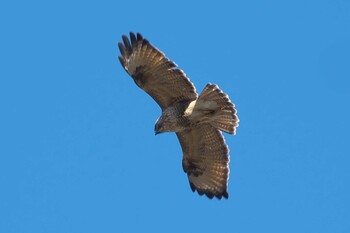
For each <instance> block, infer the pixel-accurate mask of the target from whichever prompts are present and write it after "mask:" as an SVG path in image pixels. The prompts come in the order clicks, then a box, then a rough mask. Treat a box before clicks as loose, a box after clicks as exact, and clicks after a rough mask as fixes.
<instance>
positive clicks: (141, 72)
mask: <svg viewBox="0 0 350 233" xmlns="http://www.w3.org/2000/svg"><path fill="white" fill-rule="evenodd" d="M122 39H123V43H122V42H119V43H118V47H119V50H120V53H121V56H119V61H120V63H121V64H122V66H123V67H124V69H125V71H126V72H127V73H128V74H129V75H130V76H131V77H132V79H133V80H134V82H135V83H136V85H137V86H139V87H140V88H141V89H143V90H144V91H145V92H147V94H149V95H150V96H151V97H152V98H153V99H154V100H155V101H156V102H157V103H158V104H159V106H160V108H161V109H162V115H161V116H160V117H159V118H158V120H157V122H156V125H155V129H154V130H155V134H159V133H162V132H175V133H176V135H177V137H178V139H179V141H180V144H181V147H182V151H183V159H182V167H183V169H184V171H185V172H186V173H187V176H188V179H189V183H190V187H191V189H192V191H193V192H195V191H197V192H198V194H200V195H203V194H205V195H206V196H208V197H209V198H210V199H212V198H213V197H216V198H218V199H221V198H222V197H224V198H226V199H227V198H228V192H227V185H228V176H229V171H230V170H229V160H230V158H229V150H228V147H227V144H226V142H225V139H224V137H223V136H222V133H221V131H224V132H226V133H229V134H235V133H236V127H237V126H238V121H239V120H238V117H237V114H236V112H237V111H236V109H235V105H234V104H233V103H232V102H231V101H230V99H229V97H228V95H227V94H225V93H223V92H222V91H221V90H220V88H219V87H218V86H217V85H213V84H210V83H209V84H207V85H206V86H205V88H204V89H203V91H202V93H201V94H200V95H199V96H198V94H197V92H196V89H195V87H194V85H193V83H192V82H191V81H190V80H189V79H188V78H187V77H186V75H185V73H184V72H183V71H182V70H181V69H179V68H178V67H177V65H176V64H175V63H174V62H172V61H171V60H169V59H168V58H167V57H166V56H165V55H164V53H162V52H161V51H160V50H159V49H157V48H156V47H155V46H154V45H152V44H151V43H150V42H149V41H148V40H146V39H144V38H143V37H142V35H141V34H140V33H137V34H136V35H135V34H134V33H132V32H131V33H130V39H129V38H128V37H127V36H125V35H123V36H122Z"/></svg>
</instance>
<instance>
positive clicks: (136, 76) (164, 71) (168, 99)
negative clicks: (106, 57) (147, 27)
mask: <svg viewBox="0 0 350 233" xmlns="http://www.w3.org/2000/svg"><path fill="white" fill-rule="evenodd" d="M122 39H123V43H121V42H119V43H118V47H119V50H120V53H121V56H119V61H120V63H121V64H122V66H123V67H124V69H125V70H126V72H128V74H129V75H130V76H131V77H132V78H133V80H134V81H135V83H136V84H137V86H139V87H140V88H141V89H143V90H144V91H146V92H147V93H148V94H149V95H150V96H151V97H152V98H153V99H154V100H155V101H156V102H157V103H158V104H159V105H160V107H161V108H162V110H164V109H165V108H167V107H168V106H169V105H171V104H173V103H175V102H177V101H182V100H189V101H190V100H195V99H196V98H197V93H196V89H195V87H194V86H193V84H192V83H191V82H190V80H189V79H188V78H187V77H186V75H185V73H184V72H183V71H182V70H180V69H178V68H177V65H176V64H175V63H174V62H172V61H170V60H169V59H168V58H167V57H165V55H164V53H162V52H161V51H160V50H158V49H157V48H156V47H154V46H153V45H152V44H150V43H149V42H148V40H146V39H144V38H143V37H142V36H141V34H139V33H137V35H135V34H134V33H130V40H129V39H128V37H127V36H125V35H123V36H122Z"/></svg>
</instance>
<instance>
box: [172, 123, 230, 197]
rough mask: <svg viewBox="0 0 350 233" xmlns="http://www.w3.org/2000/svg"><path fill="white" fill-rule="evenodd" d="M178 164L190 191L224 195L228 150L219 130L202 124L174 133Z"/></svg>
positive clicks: (212, 195) (208, 194)
mask: <svg viewBox="0 0 350 233" xmlns="http://www.w3.org/2000/svg"><path fill="white" fill-rule="evenodd" d="M177 137H178V138H179V141H180V144H181V147H182V151H183V159H182V166H183V169H184V171H185V172H186V173H187V176H188V179H189V182H190V186H191V189H192V191H193V192H194V191H196V190H197V192H198V193H199V194H200V195H203V194H205V195H207V196H208V197H209V198H213V197H217V198H218V199H221V198H222V197H224V198H228V193H227V182H228V175H229V171H230V170H229V167H228V164H229V160H230V159H229V151H228V147H227V145H226V142H225V139H224V137H223V136H222V134H221V131H219V130H217V129H215V128H214V127H212V126H211V125H209V124H203V125H200V126H198V127H194V128H191V129H188V130H185V131H182V132H179V133H177Z"/></svg>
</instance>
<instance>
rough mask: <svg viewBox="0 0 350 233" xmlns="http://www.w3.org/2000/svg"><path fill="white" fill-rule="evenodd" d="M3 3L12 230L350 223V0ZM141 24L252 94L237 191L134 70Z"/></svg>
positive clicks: (2, 217) (192, 70)
mask: <svg viewBox="0 0 350 233" xmlns="http://www.w3.org/2000/svg"><path fill="white" fill-rule="evenodd" d="M214 2H215V3H204V2H203V3H200V2H193V3H190V2H189V1H185V0H181V1H175V2H174V1H173V2H164V1H156V2H155V1H94V2H93V1H65V0H62V1H11V2H10V1H2V2H1V3H0V30H1V36H0V42H1V43H0V65H1V69H0V108H1V113H0V118H1V121H0V232H3V233H22V232H23V233H46V232H50V233H58V232H60V233H61V232H62V233H71V232H84V233H90V232H91V233H92V232H104V233H106V232H203V233H205V232H223V233H225V232H237V233H245V232H269V233H275V232H276V233H277V232H278V233H280V232H286V233H287V232H288V233H289V232H291V233H295V232H307V233H309V232H318V233H323V232H327V233H329V232H332V233H348V232H350V198H349V197H350V185H349V184H350V172H349V167H350V149H349V146H350V140H349V139H350V137H349V132H350V125H349V119H350V111H349V106H350V104H349V102H350V26H349V25H350V3H349V1H346V0H332V1H330V0H317V1H305V0H294V1H277V0H270V1H255V0H250V1H226V2H223V1H214ZM129 31H134V32H141V33H142V34H143V36H144V37H146V38H147V39H149V40H150V41H151V43H153V44H154V45H156V46H157V47H158V48H160V49H161V50H162V51H164V52H165V53H166V55H167V56H168V57H169V58H171V59H172V60H174V61H175V62H176V63H177V64H178V65H179V66H180V67H181V68H182V69H183V70H184V71H185V72H186V74H187V75H188V76H189V78H190V79H191V80H192V82H193V83H194V84H195V85H196V87H197V90H198V91H201V90H202V89H203V87H204V86H205V85H206V84H207V83H208V82H211V83H216V84H218V85H219V86H220V87H221V88H222V89H223V90H224V91H225V92H226V93H228V94H229V96H230V97H231V99H232V101H233V102H235V103H236V106H237V109H238V114H239V117H240V119H241V122H240V126H239V128H238V130H237V135H236V136H231V135H225V137H226V141H227V143H228V144H229V147H230V151H231V163H230V168H231V173H230V180H229V193H230V198H229V199H228V200H221V201H219V200H209V199H208V198H206V197H200V196H199V195H198V194H197V193H192V191H191V190H190V187H189V184H188V180H187V177H186V174H185V173H184V172H183V170H182V167H181V159H182V152H181V148H180V145H179V142H178V141H177V138H176V136H175V134H162V135H158V136H154V132H153V129H154V123H155V121H156V119H157V118H158V117H159V115H160V108H159V107H158V105H157V104H156V103H155V102H154V101H153V99H151V98H150V97H149V96H148V95H147V94H146V93H144V92H143V91H142V90H140V89H138V88H137V86H136V85H135V84H134V82H133V81H132V80H131V78H130V77H129V76H127V74H126V72H125V71H124V70H123V69H122V67H121V65H120V64H119V61H118V59H117V56H118V54H119V51H118V49H117V42H118V41H120V39H121V35H122V34H126V33H128V32H129Z"/></svg>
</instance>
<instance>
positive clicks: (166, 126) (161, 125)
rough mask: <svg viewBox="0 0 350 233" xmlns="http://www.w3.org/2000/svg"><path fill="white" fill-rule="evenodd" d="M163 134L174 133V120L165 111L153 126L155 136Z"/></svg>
mask: <svg viewBox="0 0 350 233" xmlns="http://www.w3.org/2000/svg"><path fill="white" fill-rule="evenodd" d="M164 132H176V120H175V119H174V117H173V116H172V115H171V114H170V113H169V112H167V111H164V112H163V114H162V115H161V116H160V117H159V118H158V120H157V122H156V125H155V126H154V133H155V135H157V134H160V133H164Z"/></svg>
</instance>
